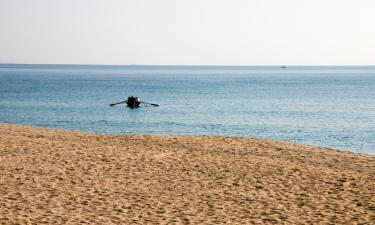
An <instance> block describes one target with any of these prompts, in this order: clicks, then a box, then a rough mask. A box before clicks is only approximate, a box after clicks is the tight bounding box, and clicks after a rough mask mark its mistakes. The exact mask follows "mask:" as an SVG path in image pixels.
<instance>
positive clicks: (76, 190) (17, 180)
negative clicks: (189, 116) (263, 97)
mask: <svg viewBox="0 0 375 225" xmlns="http://www.w3.org/2000/svg"><path fill="white" fill-rule="evenodd" d="M374 221H375V157H374V156H370V155H365V154H357V153H350V152H344V151H337V150H333V149H328V148H318V147H313V146H308V145H301V144H295V143H290V142H281V141H272V140H260V139H251V138H235V137H208V136H194V137H191V136H150V135H98V134H91V133H83V132H76V131H63V130H57V129H47V128H36V127H29V126H21V125H11V124H0V224H16V223H17V224H42V223H48V224H79V223H80V224H81V223H86V224H137V223H139V224H223V223H228V224H262V223H263V224H309V223H310V224H375V222H374Z"/></svg>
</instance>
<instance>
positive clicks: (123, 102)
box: [109, 101, 128, 106]
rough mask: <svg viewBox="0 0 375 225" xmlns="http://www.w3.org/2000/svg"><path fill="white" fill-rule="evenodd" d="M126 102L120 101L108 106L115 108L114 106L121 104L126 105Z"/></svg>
mask: <svg viewBox="0 0 375 225" xmlns="http://www.w3.org/2000/svg"><path fill="white" fill-rule="evenodd" d="M127 102H128V101H122V102H117V103H112V104H110V105H109V106H115V105H118V104H122V103H127Z"/></svg>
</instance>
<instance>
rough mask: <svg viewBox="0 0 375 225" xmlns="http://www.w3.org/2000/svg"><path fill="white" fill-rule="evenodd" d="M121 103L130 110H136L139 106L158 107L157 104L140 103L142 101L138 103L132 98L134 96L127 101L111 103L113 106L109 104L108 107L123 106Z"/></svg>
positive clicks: (136, 98) (138, 100) (135, 98)
mask: <svg viewBox="0 0 375 225" xmlns="http://www.w3.org/2000/svg"><path fill="white" fill-rule="evenodd" d="M123 103H126V105H127V106H128V107H130V108H138V107H139V106H141V104H142V105H145V106H148V105H151V106H159V105H158V104H154V103H149V102H142V101H140V99H139V98H138V97H134V96H129V97H128V100H126V101H122V102H117V103H113V104H110V106H115V105H118V104H123Z"/></svg>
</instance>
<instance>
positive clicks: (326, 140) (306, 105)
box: [0, 64, 375, 154]
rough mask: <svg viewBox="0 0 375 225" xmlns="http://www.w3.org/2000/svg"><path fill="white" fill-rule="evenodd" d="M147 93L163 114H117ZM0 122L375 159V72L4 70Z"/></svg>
mask: <svg viewBox="0 0 375 225" xmlns="http://www.w3.org/2000/svg"><path fill="white" fill-rule="evenodd" d="M129 95H134V96H139V97H140V98H141V100H144V101H146V102H151V103H156V104H159V105H160V106H159V107H141V108H138V109H130V108H126V107H125V106H124V105H118V106H115V107H110V106H109V104H110V103H114V102H119V101H122V100H125V99H126V98H127V96H129ZM0 122H7V123H20V124H31V125H37V126H43V127H56V128H64V129H73V130H83V131H92V132H97V133H113V134H129V133H146V134H187V135H196V134H206V135H229V136H245V137H261V138H271V139H280V140H289V141H295V142H302V143H307V144H314V145H319V146H328V147H334V148H339V149H346V150H351V151H355V152H363V153H368V154H375V67H287V68H281V67H277V66H275V67H244V66H231V67H227V66H137V65H130V66H99V65H98V66H87V65H17V64H3V65H0Z"/></svg>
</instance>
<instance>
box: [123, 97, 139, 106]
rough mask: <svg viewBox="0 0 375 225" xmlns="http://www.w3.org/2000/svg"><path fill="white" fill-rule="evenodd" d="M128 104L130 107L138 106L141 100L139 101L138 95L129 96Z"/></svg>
mask: <svg viewBox="0 0 375 225" xmlns="http://www.w3.org/2000/svg"><path fill="white" fill-rule="evenodd" d="M126 104H127V105H128V107H130V108H138V107H139V106H140V105H141V102H140V101H139V98H138V97H134V96H129V97H128V100H127V101H126Z"/></svg>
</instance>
